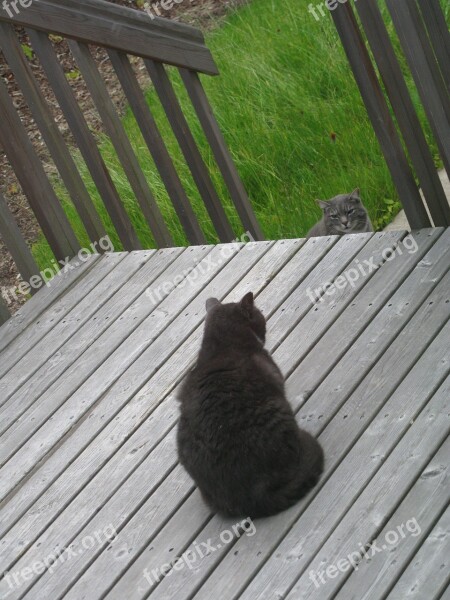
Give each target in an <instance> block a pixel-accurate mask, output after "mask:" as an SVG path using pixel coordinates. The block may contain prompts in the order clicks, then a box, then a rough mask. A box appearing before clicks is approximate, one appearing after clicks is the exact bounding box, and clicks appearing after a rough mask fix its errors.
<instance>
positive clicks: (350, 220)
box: [306, 188, 373, 238]
mask: <svg viewBox="0 0 450 600" xmlns="http://www.w3.org/2000/svg"><path fill="white" fill-rule="evenodd" d="M317 203H318V205H319V206H320V208H321V209H322V210H323V217H322V219H321V220H320V221H319V222H318V223H316V224H315V225H314V227H313V228H312V229H310V230H309V232H308V235H307V236H306V237H308V238H310V237H318V236H320V235H344V234H346V233H365V232H367V231H373V227H372V223H371V222H370V219H369V215H368V214H367V211H366V209H365V208H364V206H363V204H362V202H361V198H360V196H359V189H358V188H356V190H354V191H353V192H352V193H351V194H340V195H339V196H335V197H334V198H332V199H331V200H328V201H327V202H325V201H324V200H317Z"/></svg>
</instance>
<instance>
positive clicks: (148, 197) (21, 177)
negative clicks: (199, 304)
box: [0, 0, 263, 321]
mask: <svg viewBox="0 0 450 600" xmlns="http://www.w3.org/2000/svg"><path fill="white" fill-rule="evenodd" d="M18 7H19V8H20V11H19V12H17V14H15V13H14V14H13V16H10V15H8V12H7V11H6V10H5V9H2V8H0V50H1V52H2V53H3V56H4V58H5V60H6V61H7V63H8V65H9V67H10V69H11V70H12V72H13V74H14V77H15V81H16V83H17V85H18V86H19V87H20V90H21V92H22V94H23V97H24V99H25V101H26V103H27V105H28V107H29V109H30V111H31V113H32V116H33V118H34V120H35V122H36V124H37V126H38V128H39V130H40V133H41V134H42V138H43V140H44V142H45V144H46V146H47V148H48V151H49V154H50V156H51V158H52V159H53V162H54V164H55V166H56V168H57V170H58V172H59V175H60V178H61V180H62V182H63V183H64V185H65V188H66V189H67V192H68V194H69V196H70V199H71V201H72V203H73V205H74V207H75V208H76V210H77V213H78V215H79V217H80V219H81V221H82V223H83V226H84V228H85V230H86V232H87V235H88V236H89V238H90V239H91V241H95V240H99V239H100V238H102V237H103V236H104V235H105V228H104V225H103V223H102V220H101V218H100V216H99V214H98V213H97V210H96V208H95V206H94V203H93V201H92V198H91V197H90V195H89V192H88V190H87V188H86V186H85V183H84V181H83V179H82V176H81V175H80V173H79V171H78V169H77V165H76V163H75V161H74V159H73V152H72V149H71V148H69V147H68V146H67V144H66V142H65V140H64V138H63V135H62V134H61V132H60V130H59V128H58V126H57V124H56V122H55V119H54V117H53V115H52V112H51V110H50V108H49V106H48V104H47V101H46V98H45V96H44V93H43V91H42V89H41V87H40V85H39V83H38V81H37V79H36V77H35V75H34V73H33V69H32V68H31V66H30V63H29V60H28V58H27V56H26V55H25V54H24V51H23V48H22V47H21V44H20V42H19V39H18V36H17V34H16V29H15V27H14V26H15V25H19V26H21V27H24V28H25V31H26V32H27V33H28V36H29V40H30V42H31V46H32V49H33V52H34V54H35V55H36V57H37V58H38V59H39V63H40V65H41V67H42V68H43V70H44V71H45V74H46V76H47V79H48V82H49V84H50V86H51V88H52V90H53V92H54V94H55V97H56V99H57V101H58V104H59V106H60V108H61V111H62V113H63V115H64V117H65V119H66V122H67V123H68V125H69V127H70V130H71V132H72V135H73V138H74V140H75V142H76V144H77V147H78V149H79V151H80V154H81V156H82V158H83V159H84V162H85V164H86V166H87V167H88V169H89V172H90V175H91V176H92V180H93V182H94V183H95V185H96V188H97V190H98V192H99V195H100V196H101V199H102V202H103V204H104V206H105V208H106V211H107V213H108V215H109V217H110V219H111V222H112V223H113V225H114V228H115V231H116V232H117V235H118V237H119V239H120V241H121V243H122V245H123V247H124V249H126V250H135V249H139V248H140V247H141V244H140V241H139V239H138V236H137V233H136V231H135V229H134V227H133V224H132V222H131V220H130V218H129V216H128V214H127V211H126V210H125V207H124V205H123V203H122V201H121V198H120V197H119V193H118V191H117V189H116V187H115V185H114V183H113V180H112V178H111V175H110V173H109V172H108V168H107V166H106V165H105V162H104V160H103V158H102V155H101V154H100V151H99V149H98V147H97V144H96V141H95V138H94V137H93V134H92V133H91V131H90V129H89V127H88V124H87V122H86V120H85V117H84V115H83V111H82V110H81V108H80V107H79V105H78V103H77V100H76V98H75V95H74V93H73V90H72V88H71V86H70V83H69V82H68V80H67V78H66V76H65V74H64V71H63V68H62V66H61V65H60V62H59V60H58V57H57V55H56V53H55V48H54V45H53V43H52V41H51V38H50V37H49V34H56V35H58V36H62V37H63V38H65V39H67V41H68V44H69V48H70V51H71V53H72V55H73V58H74V59H75V61H76V63H77V66H78V68H79V71H80V73H81V75H82V76H83V78H84V81H85V84H86V86H87V88H88V90H89V92H90V95H91V97H92V100H93V102H94V104H95V106H96V109H97V111H98V113H99V116H100V118H101V121H102V123H103V126H104V129H105V132H106V134H107V135H108V136H109V138H110V140H111V142H112V144H113V146H114V149H115V151H116V153H117V156H118V158H119V160H120V163H121V165H122V168H123V171H124V173H125V175H126V177H127V179H128V181H129V183H130V186H131V188H132V190H133V192H134V194H135V197H136V200H137V202H138V203H139V207H140V210H141V213H142V215H143V217H144V218H145V221H146V223H147V225H148V227H149V229H150V231H151V234H152V236H153V239H154V240H155V243H156V245H158V246H159V247H168V246H171V245H174V242H173V239H172V236H171V233H170V231H169V228H168V226H167V224H166V223H165V222H164V219H163V217H162V214H161V211H160V209H159V207H158V204H157V202H156V200H155V197H154V195H153V192H152V190H151V189H150V186H149V183H148V182H147V180H146V178H145V176H144V174H143V172H142V170H141V168H140V165H139V162H138V158H137V156H136V154H135V152H134V151H133V148H132V144H131V142H130V140H129V139H128V137H127V135H126V133H125V129H124V126H123V124H122V121H121V119H120V116H119V114H118V112H117V110H116V108H115V105H114V103H113V101H112V100H111V98H110V95H109V92H108V89H107V86H106V85H105V82H104V80H103V79H102V77H101V76H100V73H99V70H98V68H97V65H96V63H95V61H94V59H93V57H92V54H91V50H90V48H89V45H95V46H102V47H104V48H105V49H106V51H107V53H108V56H109V59H110V61H111V63H112V65H113V67H114V70H115V73H116V75H117V77H118V79H119V81H120V84H121V86H122V88H123V92H124V96H125V98H126V100H127V101H128V103H129V105H130V107H131V109H132V111H133V113H134V116H135V118H136V121H137V123H138V125H139V128H140V130H141V133H142V136H143V139H144V140H145V142H146V144H147V146H148V149H149V152H150V154H151V156H152V158H153V161H154V163H155V165H156V167H157V169H158V172H159V176H160V178H161V180H162V182H163V183H164V186H165V188H166V190H167V193H168V195H169V197H170V200H171V202H172V205H173V207H174V209H175V211H176V214H177V216H178V219H179V222H180V224H181V225H182V227H183V230H184V232H185V234H186V237H187V239H188V241H189V243H190V244H193V245H195V244H202V243H204V242H205V235H204V232H203V231H202V228H201V226H200V224H199V221H198V219H197V216H196V214H195V212H194V210H193V208H192V205H191V202H190V200H189V198H188V197H187V194H186V192H185V190H184V188H183V185H182V183H181V180H180V177H179V175H178V173H177V170H176V168H175V166H174V163H173V161H172V158H171V156H170V154H169V152H168V150H167V148H166V144H165V142H164V140H163V138H162V136H161V133H160V131H159V129H158V126H157V124H156V122H155V119H154V117H153V115H152V113H151V111H150V108H149V105H148V103H147V102H146V99H145V96H144V92H143V91H142V90H141V88H140V85H139V83H138V79H137V77H136V75H135V72H134V70H133V67H132V64H131V62H130V58H129V55H134V56H138V57H141V58H142V59H143V60H144V64H145V67H146V69H147V71H148V73H149V76H150V78H151V80H152V82H153V85H154V87H155V90H156V93H157V95H158V97H159V99H160V101H161V104H162V106H163V108H164V111H165V114H166V115H167V118H168V121H169V123H170V125H171V127H172V130H173V133H174V135H175V137H176V139H177V141H178V144H179V146H180V148H181V151H182V154H183V155H184V159H185V161H186V164H187V166H188V167H189V170H190V172H191V175H192V179H193V181H194V182H195V184H196V186H197V188H198V191H199V195H200V196H201V198H202V200H203V202H204V205H205V207H206V209H207V211H208V214H209V218H210V220H211V222H212V224H213V226H214V229H215V231H216V232H217V237H218V240H220V241H223V242H227V241H231V240H233V239H235V237H236V232H234V231H233V228H232V226H231V224H230V222H229V219H228V218H227V215H226V212H225V210H224V207H223V203H222V202H221V200H220V199H219V196H218V193H217V191H216V189H215V186H214V184H213V181H212V178H211V174H210V172H209V170H208V168H207V166H206V164H205V162H204V159H203V158H202V154H201V152H200V150H199V148H198V146H197V143H196V141H195V139H194V135H193V133H192V132H191V130H190V128H189V125H188V122H187V120H186V117H185V115H184V113H183V111H182V108H181V105H180V102H179V100H178V98H177V95H176V92H175V89H174V87H173V85H172V83H171V80H170V78H169V76H168V74H167V70H166V65H171V66H175V67H177V68H178V69H179V71H180V74H181V78H182V81H183V82H184V85H185V88H186V90H187V93H188V96H189V98H190V100H191V102H192V105H193V107H194V109H195V112H196V114H197V117H198V120H199V122H200V124H201V127H202V129H203V132H204V134H205V137H206V140H207V141H208V143H209V145H210V148H211V151H212V154H213V156H214V157H215V160H216V162H217V165H218V168H219V170H220V173H221V175H222V177H223V180H224V182H225V184H226V187H227V190H228V192H229V195H230V198H231V200H232V202H233V204H234V207H235V209H236V213H237V214H238V216H239V218H240V220H241V222H242V225H243V227H244V229H245V230H246V231H248V232H249V233H251V235H252V236H253V237H254V239H257V240H259V239H263V235H262V232H261V229H260V227H259V225H258V222H257V220H256V217H255V214H254V212H253V210H252V207H251V204H250V202H249V199H248V196H247V194H246V192H245V189H244V186H243V184H242V182H241V180H240V178H239V175H238V173H237V170H236V167H235V165H234V163H233V160H232V158H231V155H230V153H229V151H228V149H227V146H226V144H225V141H224V138H223V136H222V134H221V131H220V129H219V126H218V124H217V121H216V119H215V117H214V115H213V111H212V109H211V106H210V104H209V101H208V99H207V96H206V94H205V91H204V88H203V86H202V83H201V81H200V79H199V73H202V74H206V75H216V74H217V73H218V70H217V67H216V65H215V63H214V60H213V58H212V56H211V53H210V52H209V50H208V48H207V47H206V46H205V43H204V39H203V35H202V33H201V32H200V31H198V30H197V29H195V28H193V27H190V26H187V25H182V24H179V23H176V22H172V21H169V20H167V19H160V18H155V19H151V18H150V17H149V16H148V15H146V14H145V13H143V12H140V11H137V10H133V9H128V8H122V7H119V6H117V5H114V4H111V3H108V2H104V1H103V0H33V2H32V3H31V4H30V6H29V7H27V8H24V7H21V6H20V5H18ZM11 11H14V9H13V8H11ZM88 44H89V45H88ZM0 122H1V127H0V147H3V150H4V151H5V153H6V155H7V158H8V160H9V163H10V165H11V166H12V168H13V170H14V172H15V174H16V177H17V179H18V181H19V183H20V185H21V187H22V190H23V192H24V193H25V195H26V196H27V198H28V201H29V204H30V206H31V208H32V210H33V212H34V214H35V216H36V219H37V221H38V224H39V226H40V228H41V230H42V232H43V234H44V235H45V237H46V239H47V241H48V243H49V245H50V248H51V250H52V251H53V254H54V255H55V257H56V258H57V259H58V260H60V259H65V258H67V257H69V258H70V257H72V256H74V255H75V254H76V253H77V252H78V250H79V249H80V242H79V240H78V239H77V237H76V235H75V233H74V231H73V229H72V226H71V224H70V222H69V220H68V218H67V216H66V214H65V212H64V210H63V208H62V206H61V202H60V200H59V198H58V197H57V195H56V193H55V191H54V189H53V186H52V183H51V181H50V180H49V178H48V176H47V174H46V172H45V170H44V168H43V166H42V164H41V161H40V159H39V158H38V155H37V154H36V151H35V149H34V147H33V144H32V143H31V141H30V139H29V136H28V133H27V131H26V129H25V127H24V125H23V124H22V122H21V119H20V117H19V115H18V114H17V111H16V109H15V107H14V105H13V101H12V98H11V97H10V95H9V93H8V89H7V87H6V85H5V83H4V82H3V81H2V80H1V79H0ZM0 235H1V237H2V239H3V241H4V243H5V244H6V245H7V247H8V249H9V251H10V252H11V254H12V256H13V258H14V259H15V261H16V264H17V266H18V269H19V271H20V273H21V275H22V277H23V278H24V279H28V278H29V277H30V275H32V274H34V273H35V272H36V270H37V266H36V264H35V263H34V261H33V259H32V257H31V254H30V252H29V250H28V248H27V245H26V243H25V242H24V240H23V238H22V236H21V234H20V231H19V229H18V228H17V226H16V224H15V222H14V219H13V217H12V215H11V214H10V212H9V211H8V207H7V204H6V202H5V200H4V198H1V199H0ZM0 311H2V314H3V320H4V318H5V311H4V307H2V306H0ZM1 320H2V316H1V315H0V321H1Z"/></svg>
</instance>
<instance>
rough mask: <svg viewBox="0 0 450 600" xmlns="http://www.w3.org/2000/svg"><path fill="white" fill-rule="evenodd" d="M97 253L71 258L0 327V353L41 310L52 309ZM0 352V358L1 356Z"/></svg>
mask: <svg viewBox="0 0 450 600" xmlns="http://www.w3.org/2000/svg"><path fill="white" fill-rule="evenodd" d="M100 258H101V256H100V255H99V254H92V255H91V256H89V257H88V258H86V260H83V261H80V259H79V258H73V259H72V260H71V261H70V262H69V265H70V268H69V269H68V270H67V271H64V269H62V270H61V272H60V273H58V275H56V276H55V277H53V279H51V280H50V281H49V285H44V286H43V287H42V288H41V289H40V290H39V292H38V293H37V294H35V295H34V296H33V297H32V298H31V299H30V300H28V302H26V303H25V304H24V305H23V306H21V307H20V309H19V310H18V311H17V313H16V314H15V315H14V316H13V317H12V318H11V319H9V321H7V322H6V323H5V324H4V325H2V327H0V353H3V352H4V351H5V349H7V347H8V345H9V344H10V343H11V342H12V341H13V340H15V339H16V338H17V337H18V336H19V335H21V334H22V332H23V331H25V330H26V329H27V327H29V326H30V325H32V323H33V322H34V321H35V320H36V319H37V318H38V317H39V315H41V314H42V313H43V312H46V311H49V310H50V311H51V310H53V305H54V303H55V302H56V301H57V300H59V299H60V298H62V296H64V295H65V294H66V293H68V292H70V291H71V290H72V289H73V288H74V287H75V286H76V284H77V283H80V282H81V281H82V279H83V277H85V275H86V274H87V273H88V272H89V271H90V269H91V268H92V267H93V266H94V265H95V263H96V262H97V261H98V260H100ZM1 356H2V355H1V354H0V358H1Z"/></svg>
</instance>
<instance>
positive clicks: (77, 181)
mask: <svg viewBox="0 0 450 600" xmlns="http://www.w3.org/2000/svg"><path fill="white" fill-rule="evenodd" d="M0 33H1V36H2V38H1V41H0V47H1V48H2V51H3V54H4V56H5V58H6V60H7V61H8V64H9V66H10V68H11V69H12V71H13V72H14V76H15V78H16V81H17V83H18V85H19V87H20V88H21V90H22V93H23V95H24V98H25V99H26V101H27V104H28V106H29V107H30V110H31V112H32V113H33V117H34V119H35V121H36V123H37V125H38V127H39V129H40V131H41V133H42V137H43V138H44V140H45V143H46V144H47V147H48V149H49V151H50V153H51V155H52V158H53V160H54V162H55V165H56V168H57V169H58V171H59V173H60V175H61V177H62V179H63V181H64V183H65V185H66V188H67V191H68V192H69V194H70V197H71V199H72V202H73V204H74V206H75V208H76V209H77V211H78V214H79V215H80V218H81V220H82V222H83V225H84V227H85V228H86V231H87V234H88V235H89V238H90V239H91V241H95V240H99V239H101V238H102V237H103V236H104V235H106V231H105V228H104V226H103V223H102V221H101V219H100V217H99V216H98V214H97V211H96V210H95V207H94V204H93V202H92V200H91V197H90V196H89V193H88V191H87V189H86V187H85V185H84V183H83V180H82V179H81V177H80V174H79V173H78V170H77V168H76V165H75V162H74V160H73V158H72V157H71V155H70V152H69V150H68V148H67V146H66V144H65V142H64V139H63V137H62V134H61V133H60V131H59V129H58V126H57V125H56V123H55V121H54V119H53V117H52V114H51V111H50V108H49V106H48V104H47V102H46V100H45V98H44V96H43V94H42V92H41V89H40V88H39V86H38V84H37V82H36V79H35V77H34V75H33V73H32V71H31V69H30V66H29V64H28V61H27V60H26V58H25V56H24V54H23V52H22V49H21V47H20V44H19V41H18V39H17V37H16V34H15V32H14V30H13V27H12V25H7V24H6V23H1V22H0Z"/></svg>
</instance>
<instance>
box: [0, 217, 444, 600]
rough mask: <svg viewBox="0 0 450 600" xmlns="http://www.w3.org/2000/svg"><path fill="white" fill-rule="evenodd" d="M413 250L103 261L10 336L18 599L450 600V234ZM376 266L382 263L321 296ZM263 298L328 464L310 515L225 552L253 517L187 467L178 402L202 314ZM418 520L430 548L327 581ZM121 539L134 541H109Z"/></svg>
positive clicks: (375, 246) (283, 362)
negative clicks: (236, 517)
mask: <svg viewBox="0 0 450 600" xmlns="http://www.w3.org/2000/svg"><path fill="white" fill-rule="evenodd" d="M405 236H406V233H405V232H389V233H376V234H363V235H353V236H346V237H343V238H336V237H324V238H315V239H310V240H308V241H305V240H281V241H278V242H258V243H250V244H246V245H242V244H235V245H219V246H196V247H190V248H186V249H182V248H177V249H167V250H160V251H138V252H131V253H121V254H114V255H105V256H102V257H99V256H96V257H93V258H92V259H91V260H90V261H87V262H86V263H85V264H84V265H83V266H82V267H80V268H77V269H74V270H72V271H71V272H69V273H67V274H66V275H64V276H63V277H59V278H57V279H56V280H55V282H54V283H52V285H51V286H50V287H48V288H45V291H44V290H42V292H40V293H39V294H37V295H36V296H35V297H34V298H33V299H32V300H30V301H29V302H28V303H27V304H26V305H25V307H24V308H23V309H21V313H20V314H19V315H18V316H17V317H15V318H13V319H12V320H11V321H10V322H9V323H7V324H5V325H4V326H3V327H2V328H1V329H0V373H1V374H2V377H1V378H0V433H1V435H0V465H1V468H0V476H1V477H0V500H1V502H0V532H1V536H2V540H1V542H0V568H1V572H2V573H3V572H5V573H7V574H8V576H7V577H3V578H2V579H1V580H0V597H1V598H11V599H15V598H17V599H18V598H27V599H41V598H67V599H71V600H81V599H86V600H96V599H97V598H98V599H100V598H109V599H115V600H116V599H117V600H119V599H122V598H127V599H128V598H130V599H136V600H137V599H141V598H151V599H155V600H164V599H172V598H177V599H178V598H179V599H181V600H183V599H186V600H187V599H189V598H196V599H198V600H200V599H202V600H203V599H205V600H206V599H208V600H209V599H210V598H211V597H215V596H219V597H220V598H221V599H224V600H232V599H237V598H242V599H245V600H250V599H252V600H253V599H257V598H258V599H261V600H263V599H266V598H267V599H270V600H271V599H272V598H288V599H289V600H294V598H295V599H296V600H297V599H299V598H302V599H303V598H310V599H320V600H326V599H327V598H330V599H331V598H337V599H339V600H341V599H342V600H349V599H354V600H362V599H364V600H378V599H380V600H381V599H382V598H383V599H384V598H392V599H395V600H396V599H400V598H402V599H403V598H411V599H413V598H414V599H416V598H417V599H418V598H427V600H438V599H440V598H442V597H443V596H444V595H445V593H446V589H447V586H448V584H449V576H448V568H446V556H447V554H448V552H446V551H445V550H446V548H448V544H449V539H450V532H449V529H448V525H449V516H448V505H449V500H450V486H449V481H448V473H447V472H446V466H447V464H448V457H449V453H450V448H449V443H448V432H449V429H450V422H449V398H450V377H449V371H450V352H449V337H450V325H449V324H448V318H449V316H450V303H449V291H450V274H449V272H448V271H449V266H450V230H442V229H430V230H421V231H418V232H415V233H414V234H413V237H414V240H415V243H416V246H414V247H412V246H411V245H408V244H407V242H405V243H403V241H404V239H405ZM389 248H390V249H391V250H392V252H391V254H390V253H389V252H388V251H387V249H389ZM413 250H415V251H413ZM367 261H368V262H369V263H371V264H372V265H374V266H375V265H376V267H377V268H375V267H374V268H373V269H372V270H371V272H370V273H367V274H366V275H365V276H362V275H361V276H360V277H358V279H357V280H356V281H355V282H354V283H353V284H352V285H346V286H345V287H342V288H341V289H337V290H336V291H335V293H333V294H325V295H323V294H322V296H321V300H320V301H318V302H317V303H315V304H313V303H312V302H311V298H310V293H309V292H310V291H311V290H315V289H317V288H319V287H320V286H322V285H323V284H324V283H326V282H329V281H335V280H336V279H337V278H338V277H339V275H341V274H342V273H344V272H346V271H348V270H349V269H352V268H353V269H355V268H356V269H358V265H360V266H361V265H366V270H367V271H368V270H369V269H368V268H367V264H368V262H367ZM194 267H196V268H195V270H194V271H192V268H194ZM178 276H182V277H184V278H185V279H183V280H182V281H180V280H181V277H178ZM186 277H188V280H186ZM174 283H175V284H176V286H175V285H174ZM249 290H252V291H253V292H254V293H255V295H256V300H257V305H258V306H259V307H260V308H261V309H262V310H263V312H264V314H265V315H266V317H267V319H268V341H267V347H268V348H269V349H270V350H271V352H272V353H273V356H274V358H275V359H276V360H277V362H278V363H279V365H280V366H281V368H282V370H283V372H284V373H285V375H286V388H287V392H288V396H289V399H290V401H291V403H292V405H293V407H294V409H295V411H296V415H297V419H298V422H299V424H300V425H301V426H302V427H304V428H306V429H308V430H309V431H311V432H312V433H313V434H314V435H316V436H317V437H318V438H319V439H320V441H321V443H322V445H323V447H324V450H325V454H326V465H325V471H324V474H323V477H322V479H321V481H320V483H319V485H318V486H317V487H316V488H315V489H314V490H313V491H312V492H311V493H310V495H309V496H308V497H307V498H305V499H304V500H303V501H302V502H300V503H298V504H297V505H296V506H294V507H292V508H291V509H290V510H288V511H286V512H285V513H282V514H280V515H277V516H276V517H272V518H270V519H265V520H260V521H256V522H255V526H256V533H254V535H242V536H241V537H238V536H236V535H234V536H233V539H231V540H228V541H227V542H226V543H221V537H220V536H221V534H222V533H223V532H224V531H225V530H229V531H232V526H233V525H234V524H235V522H236V521H231V520H229V519H224V518H222V517H220V516H218V515H215V514H213V513H212V512H211V511H210V510H209V508H208V507H207V506H205V505H204V504H203V502H202V500H201V497H200V494H199V493H198V490H196V488H195V486H194V485H193V483H192V481H191V480H190V478H189V477H188V475H187V474H186V473H185V471H184V470H183V469H182V468H181V466H180V465H179V464H178V461H177V455H176V447H175V432H176V420H177V402H176V399H175V393H176V388H177V386H178V384H179V382H180V381H181V379H182V378H183V375H184V374H185V373H186V371H187V370H188V369H189V368H190V366H191V365H192V363H193V361H194V360H195V355H196V352H197V350H198V347H199V342H200V339H201V335H202V322H203V318H204V312H205V311H204V304H205V300H206V299H207V298H208V297H210V296H216V297H218V298H220V299H221V300H225V301H233V300H236V299H238V298H240V297H241V296H242V295H243V294H244V293H245V292H247V291H249ZM413 518H414V519H416V522H417V523H418V525H419V528H420V532H419V531H414V535H412V533H411V532H408V531H407V534H408V535H405V536H404V537H400V536H399V535H398V536H397V537H398V538H399V539H397V540H396V541H395V543H389V544H386V543H385V546H386V549H385V550H384V551H381V552H379V553H377V554H376V555H374V556H373V557H371V558H370V560H367V559H365V558H363V559H362V560H361V562H360V563H359V564H358V566H357V569H352V568H347V569H341V570H339V569H337V568H336V569H334V570H333V569H331V570H329V571H328V572H329V573H330V575H329V576H328V575H327V574H326V573H325V574H322V579H323V581H321V580H320V577H319V575H318V573H322V572H323V571H324V570H325V569H326V568H327V567H330V566H334V565H337V564H338V563H339V561H340V560H341V564H343V563H342V559H345V558H346V557H347V556H349V555H351V554H352V553H355V552H358V551H359V550H360V548H361V545H365V544H368V543H369V542H373V541H374V540H377V541H378V540H381V541H383V540H387V539H390V538H392V536H393V534H392V532H395V531H398V530H397V527H399V526H401V525H405V524H406V523H407V522H411V519H413ZM108 527H109V528H110V529H109V531H110V530H111V527H113V528H114V530H115V531H116V532H117V537H116V539H115V540H114V541H113V542H112V543H109V542H108V540H107V539H106V537H105V536H104V537H103V538H102V537H101V536H100V537H99V538H98V539H96V540H95V541H94V543H92V540H94V539H95V538H94V537H93V536H94V534H95V533H97V534H98V532H102V531H108ZM105 528H106V529H105ZM386 536H387V537H386ZM389 536H390V537H389ZM86 540H90V542H89V544H87V543H86ZM208 540H210V542H211V544H212V545H213V546H214V548H215V550H214V552H209V553H208V554H207V555H205V556H203V557H202V558H201V559H200V558H199V557H198V555H197V560H196V562H195V563H194V564H193V565H192V568H188V567H187V566H186V565H185V564H184V565H183V567H182V568H174V569H171V570H169V571H168V572H167V574H166V575H164V574H162V573H161V569H162V571H167V570H168V568H169V567H167V568H166V569H164V565H165V564H166V563H173V561H174V559H175V557H177V556H180V555H181V554H182V553H184V552H186V551H187V550H189V549H191V550H192V549H193V548H195V543H194V542H198V543H200V542H207V541H208ZM219 544H220V548H219ZM88 545H89V546H90V547H87V546H88ZM55 552H56V554H60V553H62V554H61V558H60V559H59V560H58V561H57V563H56V564H55V565H54V566H53V567H51V566H50V565H49V564H47V566H46V567H44V566H43V564H42V562H41V561H43V560H44V559H49V557H51V556H52V555H55V554H54V553H55ZM430 553H432V554H433V553H434V555H435V556H436V560H432V559H431V557H430ZM47 563H48V560H47ZM33 565H34V566H33ZM447 567H448V565H447ZM145 569H147V571H145V572H146V573H147V574H151V573H152V571H153V572H154V573H153V575H151V576H149V577H147V578H146V577H145V576H144V570H145ZM311 573H313V574H315V577H316V579H314V577H311V576H310V574H311Z"/></svg>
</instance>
